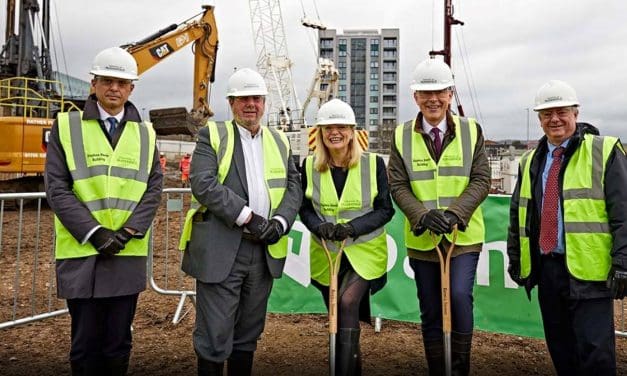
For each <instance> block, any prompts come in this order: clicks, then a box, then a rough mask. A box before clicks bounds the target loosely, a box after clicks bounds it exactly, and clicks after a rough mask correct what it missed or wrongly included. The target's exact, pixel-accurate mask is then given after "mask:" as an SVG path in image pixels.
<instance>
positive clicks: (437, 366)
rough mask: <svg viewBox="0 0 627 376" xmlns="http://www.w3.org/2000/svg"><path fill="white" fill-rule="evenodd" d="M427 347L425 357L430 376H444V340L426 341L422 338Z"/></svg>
mask: <svg viewBox="0 0 627 376" xmlns="http://www.w3.org/2000/svg"><path fill="white" fill-rule="evenodd" d="M422 343H423V344H424V346H425V357H426V358H427V367H428V368H429V376H442V375H444V344H443V343H442V339H436V340H433V339H426V338H424V337H423V338H422Z"/></svg>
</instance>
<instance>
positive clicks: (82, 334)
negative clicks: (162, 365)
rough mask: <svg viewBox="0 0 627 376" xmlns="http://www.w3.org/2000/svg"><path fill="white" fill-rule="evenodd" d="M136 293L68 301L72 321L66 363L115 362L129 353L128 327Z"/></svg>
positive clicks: (135, 304) (129, 337) (129, 329)
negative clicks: (68, 355) (68, 357)
mask: <svg viewBox="0 0 627 376" xmlns="http://www.w3.org/2000/svg"><path fill="white" fill-rule="evenodd" d="M138 296H139V294H133V295H126V296H115V297H110V298H90V299H68V300H67V306H68V309H69V311H70V316H71V318H72V346H71V349H70V361H72V362H74V361H83V360H90V361H91V360H99V359H115V358H121V357H125V356H129V355H130V353H131V347H132V345H131V343H132V334H131V324H132V323H133V318H134V317H135V308H136V307H137V298H138Z"/></svg>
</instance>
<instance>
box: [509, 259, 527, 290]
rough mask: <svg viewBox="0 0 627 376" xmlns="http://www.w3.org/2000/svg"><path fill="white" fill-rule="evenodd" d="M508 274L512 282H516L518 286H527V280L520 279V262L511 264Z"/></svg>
mask: <svg viewBox="0 0 627 376" xmlns="http://www.w3.org/2000/svg"><path fill="white" fill-rule="evenodd" d="M507 273H508V274H509V277H510V278H511V279H512V281H514V282H516V284H517V285H518V286H523V285H524V284H525V280H524V279H523V278H520V263H519V261H515V262H510V263H509V266H508V267H507Z"/></svg>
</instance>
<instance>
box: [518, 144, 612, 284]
mask: <svg viewBox="0 0 627 376" xmlns="http://www.w3.org/2000/svg"><path fill="white" fill-rule="evenodd" d="M617 142H618V139H617V138H616V137H607V136H605V137H602V136H594V135H590V134H586V135H584V137H583V140H582V142H581V145H580V146H579V148H577V150H576V151H575V153H574V154H573V155H572V156H571V157H570V159H569V161H568V165H567V166H566V170H565V171H564V178H563V185H562V197H563V213H564V218H563V219H564V245H565V248H566V265H567V267H568V271H569V273H570V274H571V275H572V276H573V277H575V278H577V279H580V280H583V281H605V280H606V279H607V274H608V272H609V270H610V267H611V264H612V257H611V255H610V252H611V250H612V246H613V238H612V234H611V233H610V226H609V219H608V217H607V208H606V206H605V181H604V172H605V166H606V165H607V161H608V159H609V156H610V154H611V153H612V150H613V149H614V147H615V146H616V145H617ZM621 150H622V147H621ZM535 152H536V149H534V150H530V151H529V152H527V153H526V154H525V155H523V157H522V158H521V161H520V165H521V171H522V177H521V179H522V181H521V184H520V198H519V200H518V228H519V229H518V234H519V235H518V236H519V244H520V276H521V277H523V278H526V277H528V276H529V274H530V273H531V247H530V244H529V235H530V232H531V226H530V223H529V221H530V220H531V218H530V216H529V215H528V213H529V210H530V209H531V208H530V207H529V205H531V194H532V187H531V161H532V159H533V156H534V154H535ZM538 199H540V198H538Z"/></svg>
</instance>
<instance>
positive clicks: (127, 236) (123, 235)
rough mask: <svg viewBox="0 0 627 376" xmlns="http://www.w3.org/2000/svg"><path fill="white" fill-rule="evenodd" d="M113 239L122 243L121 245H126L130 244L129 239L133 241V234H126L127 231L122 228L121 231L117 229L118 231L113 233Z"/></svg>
mask: <svg viewBox="0 0 627 376" xmlns="http://www.w3.org/2000/svg"><path fill="white" fill-rule="evenodd" d="M115 237H116V238H117V239H118V240H119V241H120V242H122V244H126V243H128V242H130V241H131V239H133V234H131V233H130V232H128V230H127V229H125V228H124V227H122V228H121V229H119V230H118V231H116V232H115Z"/></svg>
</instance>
